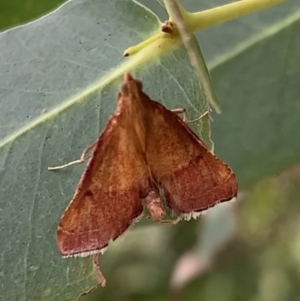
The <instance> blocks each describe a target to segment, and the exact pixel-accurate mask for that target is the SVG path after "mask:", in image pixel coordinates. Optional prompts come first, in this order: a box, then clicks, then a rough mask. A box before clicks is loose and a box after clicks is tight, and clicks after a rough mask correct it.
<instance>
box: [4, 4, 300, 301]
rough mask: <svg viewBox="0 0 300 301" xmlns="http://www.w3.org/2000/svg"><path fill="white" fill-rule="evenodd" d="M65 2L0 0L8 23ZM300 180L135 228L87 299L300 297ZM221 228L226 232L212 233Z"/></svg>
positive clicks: (264, 300)
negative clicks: (178, 219) (203, 212)
mask: <svg viewBox="0 0 300 301" xmlns="http://www.w3.org/2000/svg"><path fill="white" fill-rule="evenodd" d="M120 1H121V0H120ZM62 2H63V1H60V0H47V1H38V0H23V1H20V0H10V1H8V0H0V30H5V29H7V28H10V27H13V26H16V25H19V24H24V23H26V22H28V21H30V20H33V19H35V18H37V17H39V16H41V15H44V14H45V13H47V12H49V11H51V10H53V9H55V8H56V7H57V6H58V5H59V4H60V3H62ZM253 147H255V146H253ZM299 179H300V167H297V166H295V167H294V168H292V169H291V170H288V171H286V172H284V173H283V174H281V175H278V176H276V177H274V178H269V179H265V180H263V181H261V182H260V183H257V184H256V185H254V186H253V187H252V188H251V189H250V190H249V191H243V192H242V193H241V195H242V196H241V200H240V201H239V202H237V203H236V204H235V205H234V206H233V207H228V206H226V207H224V208H223V209H224V210H223V211H220V212H217V211H216V212H215V213H214V214H215V215H213V214H211V215H208V216H207V217H204V218H202V219H200V220H199V221H191V222H189V223H179V224H178V225H177V226H176V227H174V226H157V225H154V226H149V227H142V228H138V229H136V230H134V231H130V233H128V235H127V236H126V239H120V241H119V242H117V243H116V244H115V245H114V246H113V247H112V250H111V251H109V252H108V253H107V255H105V256H104V260H103V271H104V273H105V275H106V276H107V278H108V279H109V282H108V284H107V288H106V289H104V290H103V289H100V290H97V291H96V292H93V293H92V294H89V295H87V296H84V297H83V298H82V299H84V300H123V301H125V300H136V301H138V300H170V301H177V300H187V301H188V300H191V301H195V300H201V301H215V300H216V301H219V300H222V301H227V300H228V301H229V300H230V301H235V300H236V301H238V300H243V301H246V300H249V301H277V300H278V301H283V300H285V301H289V300H290V301H296V300H300V222H299V221H300V202H299V195H300V180H299ZM218 214H219V215H218ZM216 229H217V230H216ZM218 231H219V232H222V235H221V236H222V239H217V238H216V237H211V235H212V236H216V233H218ZM214 239H215V240H216V241H217V244H218V246H217V247H216V246H215V245H214V246H213V247H212V246H211V245H212V244H215V243H216V242H214ZM157 283H159V285H157ZM166 296H167V297H166Z"/></svg>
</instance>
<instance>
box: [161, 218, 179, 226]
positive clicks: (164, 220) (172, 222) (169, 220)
mask: <svg viewBox="0 0 300 301" xmlns="http://www.w3.org/2000/svg"><path fill="white" fill-rule="evenodd" d="M180 221H181V218H180V217H177V218H176V219H174V220H172V219H162V220H160V221H158V222H159V223H161V224H171V225H176V224H178V223H179V222H180Z"/></svg>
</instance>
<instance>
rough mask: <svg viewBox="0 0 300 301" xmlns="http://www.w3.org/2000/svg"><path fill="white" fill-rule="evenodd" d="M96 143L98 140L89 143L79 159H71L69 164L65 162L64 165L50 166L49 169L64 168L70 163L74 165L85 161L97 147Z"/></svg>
mask: <svg viewBox="0 0 300 301" xmlns="http://www.w3.org/2000/svg"><path fill="white" fill-rule="evenodd" d="M96 144H97V142H95V143H93V144H91V145H89V146H88V147H87V148H86V149H85V150H84V151H83V152H82V154H81V156H80V159H79V160H75V161H71V162H69V163H67V164H63V165H60V166H54V167H48V170H58V169H63V168H65V167H68V166H70V165H73V164H78V163H83V162H84V161H85V160H86V158H87V154H88V153H89V152H90V151H92V150H93V149H94V148H95V147H96Z"/></svg>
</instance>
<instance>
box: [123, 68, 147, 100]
mask: <svg viewBox="0 0 300 301" xmlns="http://www.w3.org/2000/svg"><path fill="white" fill-rule="evenodd" d="M141 91H143V83H142V82H141V81H139V80H137V79H134V78H133V77H132V76H131V74H130V73H128V72H126V73H125V74H124V81H123V83H122V84H121V85H120V88H119V92H120V94H121V95H122V96H129V95H135V94H139V92H141Z"/></svg>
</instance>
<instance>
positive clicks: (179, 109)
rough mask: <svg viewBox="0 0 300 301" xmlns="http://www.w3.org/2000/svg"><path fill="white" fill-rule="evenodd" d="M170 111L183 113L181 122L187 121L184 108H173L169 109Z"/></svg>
mask: <svg viewBox="0 0 300 301" xmlns="http://www.w3.org/2000/svg"><path fill="white" fill-rule="evenodd" d="M171 112H173V113H175V114H181V113H182V114H183V119H182V120H183V122H184V123H188V113H187V111H186V109H185V108H178V109H173V110H171Z"/></svg>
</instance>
